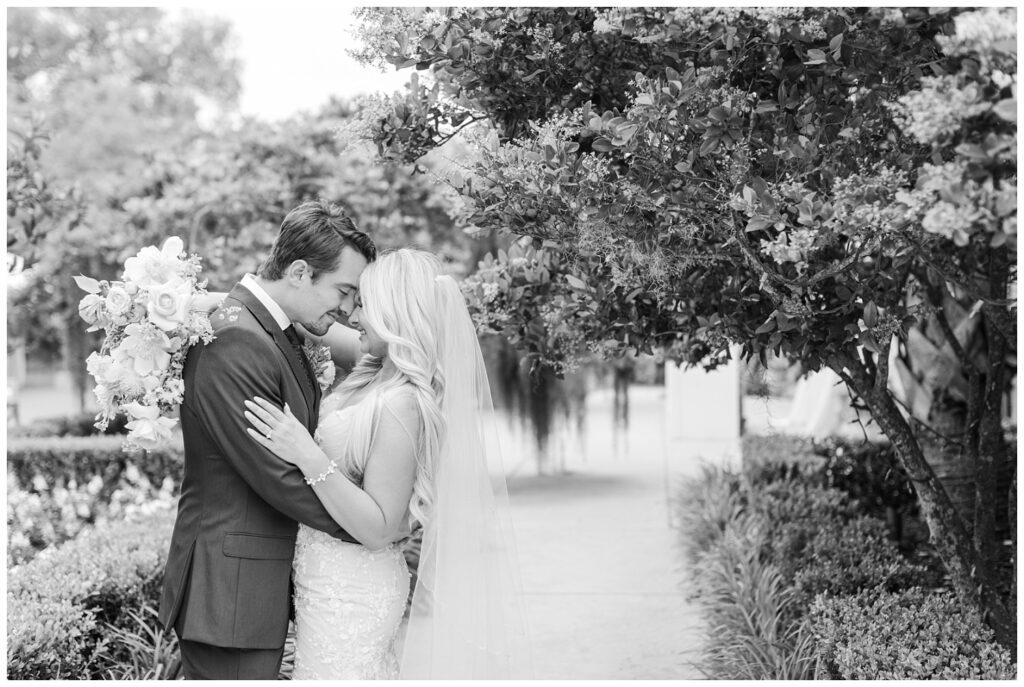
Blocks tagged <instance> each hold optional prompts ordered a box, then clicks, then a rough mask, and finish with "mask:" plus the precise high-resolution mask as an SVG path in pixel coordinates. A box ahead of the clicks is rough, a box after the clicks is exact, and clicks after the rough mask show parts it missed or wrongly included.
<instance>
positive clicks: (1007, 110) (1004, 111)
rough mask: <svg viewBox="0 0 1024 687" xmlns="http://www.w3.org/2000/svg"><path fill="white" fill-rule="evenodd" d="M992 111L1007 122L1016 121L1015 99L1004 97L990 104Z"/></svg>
mask: <svg viewBox="0 0 1024 687" xmlns="http://www.w3.org/2000/svg"><path fill="white" fill-rule="evenodd" d="M992 111H993V112H995V113H996V114H997V115H999V116H1000V117H1002V118H1003V119H1005V120H1006V121H1008V122H1016V121H1017V99H1016V98H1006V99H1005V100H1000V101H999V102H998V103H996V104H995V105H993V106H992Z"/></svg>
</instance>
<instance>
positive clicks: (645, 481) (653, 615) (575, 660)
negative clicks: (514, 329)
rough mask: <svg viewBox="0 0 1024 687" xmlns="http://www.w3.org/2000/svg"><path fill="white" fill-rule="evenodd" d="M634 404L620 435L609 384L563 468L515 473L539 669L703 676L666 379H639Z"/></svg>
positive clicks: (543, 675)
mask: <svg viewBox="0 0 1024 687" xmlns="http://www.w3.org/2000/svg"><path fill="white" fill-rule="evenodd" d="M630 402H631V403H630V405H631V408H630V411H631V412H630V415H631V418H630V419H631V424H630V427H629V429H628V431H619V432H618V433H617V434H616V433H615V432H614V431H613V426H612V425H613V423H612V407H611V405H612V404H611V397H610V394H609V393H608V392H602V391H595V392H591V394H590V396H589V399H588V412H587V418H586V421H587V425H588V430H587V432H586V436H585V438H584V439H583V440H582V441H581V443H582V444H583V445H582V447H574V448H577V449H579V450H576V451H575V452H576V453H577V455H576V456H575V457H573V456H569V457H568V459H567V461H566V469H567V473H566V474H560V475H553V476H535V475H531V476H527V475H523V476H517V477H512V478H510V480H509V491H510V494H511V503H512V516H513V519H514V525H515V528H516V533H517V539H518V542H519V556H520V562H521V566H522V577H523V587H524V591H525V592H526V594H527V599H528V609H527V613H528V622H529V623H530V631H531V639H532V645H533V654H534V655H533V660H534V673H535V677H536V678H537V679H622V680H631V679H700V678H702V677H703V676H702V675H701V674H700V672H699V671H698V670H697V669H696V668H695V667H694V666H693V662H694V661H695V660H696V659H697V657H698V653H699V648H700V642H701V637H702V625H701V619H700V615H699V612H698V610H697V608H696V606H695V605H694V604H693V603H692V602H690V601H688V599H687V588H686V574H685V572H684V570H683V568H682V556H681V553H680V551H679V548H678V535H677V533H676V532H675V531H674V530H672V529H671V528H670V526H669V510H668V509H669V504H668V500H667V489H666V462H665V449H664V439H663V437H664V435H665V433H664V431H663V430H664V417H663V416H664V405H663V404H664V388H663V387H633V388H632V389H631V392H630ZM524 472H526V471H525V470H524Z"/></svg>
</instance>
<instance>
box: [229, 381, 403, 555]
mask: <svg viewBox="0 0 1024 687" xmlns="http://www.w3.org/2000/svg"><path fill="white" fill-rule="evenodd" d="M246 407H247V408H248V409H249V411H250V412H248V413H246V417H247V418H248V419H249V422H250V423H252V425H253V426H254V427H255V428H256V430H258V431H256V430H253V429H250V430H249V434H250V435H251V436H252V437H253V438H254V439H256V441H258V442H259V443H261V444H263V445H264V446H266V447H267V448H268V449H270V450H271V451H273V452H274V453H275V454H277V455H278V456H279V457H280V458H281V459H283V460H285V461H287V462H289V463H292V464H294V465H297V466H298V467H299V469H300V470H301V471H302V473H303V474H304V475H305V476H306V478H307V479H308V480H311V481H313V482H314V484H313V490H314V491H315V492H316V495H317V497H318V498H319V499H320V502H321V503H323V505H324V508H326V509H327V512H328V513H330V515H331V517H332V518H334V521H335V522H337V523H338V524H339V525H341V526H342V527H343V528H344V529H345V531H346V532H348V533H349V534H351V535H352V536H353V537H355V538H356V539H357V540H359V542H360V543H362V544H363V545H364V546H366V547H367V548H369V549H381V548H384V547H385V546H387V545H388V544H390V543H391V542H393V541H396V540H397V539H398V538H399V533H400V532H403V531H404V530H403V527H404V526H405V516H406V512H407V510H408V507H409V499H410V498H411V497H412V490H413V482H414V480H415V477H416V453H415V446H416V444H415V440H414V437H415V436H417V434H418V423H419V416H418V411H417V409H416V407H415V404H414V401H413V400H412V398H411V397H408V396H405V395H404V394H403V395H401V396H400V397H399V398H396V399H391V400H389V401H388V403H385V405H384V406H383V407H382V408H381V413H380V421H379V422H378V424H377V427H376V429H375V430H374V433H373V434H374V438H373V440H372V444H371V446H370V455H369V456H368V457H367V460H366V469H365V471H364V474H363V486H362V488H360V487H358V486H356V485H355V484H354V483H352V482H350V481H349V480H348V479H347V478H346V477H345V476H344V475H343V474H342V473H341V472H340V470H339V467H338V465H337V463H336V462H333V461H332V460H331V459H330V458H329V457H328V456H327V455H326V454H325V453H324V452H323V450H322V449H321V448H320V447H319V446H318V445H317V444H316V442H315V441H314V440H313V438H312V437H310V436H309V432H307V431H306V429H305V428H304V427H303V426H302V425H301V424H300V423H299V422H298V420H296V419H295V418H294V416H293V415H291V413H282V412H281V411H280V410H278V409H277V408H275V407H274V406H273V405H272V404H269V403H267V402H266V401H262V403H259V404H258V405H257V404H254V403H250V402H246ZM267 431H269V432H270V433H271V439H270V440H267V438H266V436H265V434H266V433H267ZM325 473H326V477H324V478H323V479H319V478H320V476H322V475H324V474H325Z"/></svg>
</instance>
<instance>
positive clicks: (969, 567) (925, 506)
mask: <svg viewBox="0 0 1024 687" xmlns="http://www.w3.org/2000/svg"><path fill="white" fill-rule="evenodd" d="M829 365H830V366H831V367H832V369H834V370H835V371H836V372H837V373H838V374H839V375H840V376H841V377H843V379H844V380H846V381H847V383H848V384H850V386H851V387H852V390H853V391H854V392H855V393H856V394H857V395H858V396H860V398H861V399H862V400H863V401H864V402H865V403H866V404H867V406H868V409H869V410H870V411H871V416H872V417H873V418H874V420H875V421H876V422H877V423H878V425H879V427H880V428H881V429H882V431H883V432H885V435H886V436H887V437H888V438H889V440H890V441H891V442H892V444H893V447H894V448H895V449H896V454H897V456H898V457H899V459H900V462H901V463H902V464H903V468H904V470H906V472H907V475H908V476H909V477H910V479H911V481H912V482H913V484H914V489H915V491H916V492H917V497H918V501H919V503H920V506H921V513H922V515H923V517H924V520H925V522H926V523H927V525H928V529H929V533H930V539H931V542H932V545H933V546H935V549H936V551H937V552H938V554H939V556H940V557H941V558H942V561H943V563H944V564H945V566H946V571H947V573H948V574H949V576H950V580H951V582H952V586H953V590H954V591H955V593H956V594H957V596H958V598H959V599H960V602H961V604H962V605H963V606H964V608H966V609H973V610H974V611H976V612H977V613H978V614H979V616H980V617H981V618H982V619H984V620H985V622H986V623H987V624H988V625H989V627H991V628H992V630H993V631H994V633H995V636H996V640H997V641H998V642H999V643H1000V644H1001V645H1003V646H1004V647H1007V648H1008V649H1010V650H1011V652H1012V653H1013V655H1014V660H1016V623H1015V619H1014V618H1013V616H1012V615H1011V614H1010V612H1009V610H1008V609H1007V607H1006V605H1005V604H1004V603H1003V601H1002V599H1001V598H1000V597H999V594H998V592H997V590H996V588H995V585H994V582H995V580H993V579H992V577H993V576H992V571H991V570H990V569H987V568H986V567H984V566H981V565H979V564H978V563H979V561H978V558H977V556H976V554H975V551H974V547H973V545H972V540H971V535H970V534H968V531H967V528H966V527H965V526H964V522H963V520H962V518H961V517H960V516H959V515H958V513H957V512H956V509H955V508H954V507H953V504H952V502H951V501H950V499H949V496H948V494H947V493H946V491H945V489H943V487H942V484H941V483H940V482H939V481H938V479H937V478H936V476H935V472H934V471H933V470H932V468H931V466H930V465H929V464H928V461H927V460H925V457H924V453H923V452H922V450H921V445H920V443H919V442H918V441H917V438H916V437H915V436H914V432H913V430H912V429H911V427H910V425H909V424H908V423H907V421H906V419H904V417H903V415H902V414H901V413H900V411H899V409H898V408H897V406H896V403H895V402H894V400H893V398H892V396H891V395H890V393H889V392H888V390H887V389H886V388H885V386H884V384H883V385H882V386H881V388H876V387H875V385H874V384H873V381H874V380H873V379H872V378H871V377H872V375H870V374H869V373H868V371H867V369H866V368H865V366H864V365H862V364H860V363H858V362H854V361H853V360H852V359H848V358H845V357H840V356H837V357H836V358H834V359H832V360H830V361H829Z"/></svg>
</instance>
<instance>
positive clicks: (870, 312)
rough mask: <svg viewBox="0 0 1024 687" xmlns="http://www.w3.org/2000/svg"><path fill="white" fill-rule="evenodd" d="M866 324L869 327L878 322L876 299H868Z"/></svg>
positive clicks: (865, 312) (865, 309)
mask: <svg viewBox="0 0 1024 687" xmlns="http://www.w3.org/2000/svg"><path fill="white" fill-rule="evenodd" d="M864 324H865V325H867V326H868V327H874V326H875V325H876V324H878V306H877V305H875V302H874V301H868V304H867V305H865V306H864Z"/></svg>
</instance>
